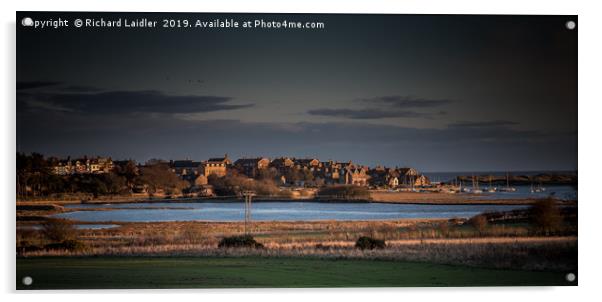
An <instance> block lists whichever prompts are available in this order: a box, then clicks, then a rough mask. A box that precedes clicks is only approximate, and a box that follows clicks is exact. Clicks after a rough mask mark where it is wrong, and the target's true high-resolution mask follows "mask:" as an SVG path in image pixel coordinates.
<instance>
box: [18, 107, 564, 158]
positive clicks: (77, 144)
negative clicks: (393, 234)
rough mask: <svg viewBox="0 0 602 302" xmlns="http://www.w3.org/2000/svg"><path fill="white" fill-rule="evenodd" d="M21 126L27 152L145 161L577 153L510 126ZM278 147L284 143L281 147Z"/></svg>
mask: <svg viewBox="0 0 602 302" xmlns="http://www.w3.org/2000/svg"><path fill="white" fill-rule="evenodd" d="M19 131H20V133H21V134H22V135H23V136H25V137H27V138H28V139H27V140H21V141H19V142H18V143H19V144H20V146H21V150H22V151H24V152H31V151H37V152H43V153H44V154H48V155H60V156H63V155H85V154H88V155H96V154H98V155H109V156H113V157H115V158H136V159H138V160H140V161H143V160H146V159H148V158H151V157H162V158H166V159H176V158H185V157H190V158H194V159H205V158H207V157H210V156H216V155H221V154H223V153H226V152H227V153H229V154H230V155H231V156H232V157H234V158H239V157H243V156H268V157H276V156H283V155H284V156H297V157H299V156H316V157H318V158H321V159H335V160H353V161H355V162H359V163H362V164H368V165H375V164H386V165H391V166H395V165H401V164H403V162H402V161H404V160H408V159H410V158H411V160H412V162H411V164H412V165H416V166H417V167H419V168H421V169H431V170H432V169H442V168H445V169H458V168H463V169H474V168H477V167H478V166H476V163H479V162H482V161H486V160H488V159H491V158H495V159H496V164H499V165H500V167H502V166H504V165H507V166H511V167H516V168H518V167H525V166H527V167H535V165H545V164H548V163H552V162H554V161H557V160H558V159H561V158H563V157H566V156H567V154H571V155H572V154H573V152H574V150H572V149H571V148H572V146H573V145H574V144H571V143H569V142H571V139H572V137H574V136H572V135H561V134H559V133H545V132H539V131H523V130H516V129H511V128H507V127H465V128H462V127H459V128H458V127H448V128H441V129H433V128H427V129H419V128H411V127H399V126H390V125H377V124H370V123H351V122H329V123H310V122H301V123H273V122H264V123H257V122H241V121H238V120H204V121H194V120H182V119H178V118H175V117H172V116H167V117H166V116H161V117H159V116H153V115H143V116H140V117H137V118H135V119H133V118H127V116H123V115H104V116H100V115H91V116H83V115H78V114H72V113H69V112H55V113H54V114H44V112H29V113H27V114H24V115H21V116H19ZM174 133H177V135H174ZM157 142H161V143H160V144H158V143H157ZM207 142H212V143H207ZM308 142H311V143H308ZM276 145H277V146H279V147H278V148H274V146H276ZM114 146H120V147H119V148H114ZM507 146H513V147H512V148H508V147H507ZM552 146H560V147H557V148H552ZM76 153H77V154H76ZM418 154H420V156H418ZM542 156H543V157H545V158H542ZM433 158H450V159H454V160H452V161H446V162H445V165H443V166H441V163H438V162H437V163H434V162H432V159H433ZM546 158H549V161H548V159H546ZM471 163H475V165H471Z"/></svg>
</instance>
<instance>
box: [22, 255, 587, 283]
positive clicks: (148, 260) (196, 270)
mask: <svg viewBox="0 0 602 302" xmlns="http://www.w3.org/2000/svg"><path fill="white" fill-rule="evenodd" d="M25 276H31V277H32V278H33V284H32V285H30V286H25V285H23V284H22V283H21V280H22V278H23V277H25ZM498 285H507V286H508V285H513V286H526V285H544V286H552V285H577V282H576V281H575V282H572V283H569V282H567V281H565V273H562V272H533V271H513V270H494V269H482V268H471V267H463V266H452V265H441V264H429V263H416V262H400V261H381V260H324V259H316V258H313V259H312V258H263V257H242V258H235V257H232V258H215V257H170V258H167V257H41V258H18V259H17V289H86V288H90V289H103V288H104V289H108V288H231V287H399V286H498Z"/></svg>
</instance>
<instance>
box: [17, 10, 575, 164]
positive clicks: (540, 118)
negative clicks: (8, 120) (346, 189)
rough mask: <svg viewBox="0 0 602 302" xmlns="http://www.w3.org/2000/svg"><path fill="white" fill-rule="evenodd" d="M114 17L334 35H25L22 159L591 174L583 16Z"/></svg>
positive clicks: (70, 31) (20, 34) (20, 64)
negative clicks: (317, 26) (584, 149)
mask: <svg viewBox="0 0 602 302" xmlns="http://www.w3.org/2000/svg"><path fill="white" fill-rule="evenodd" d="M17 15H18V16H17V20H20V19H21V18H22V17H24V16H30V17H32V18H34V19H45V18H47V19H50V18H54V19H56V18H58V17H64V18H71V19H73V18H76V17H81V18H86V17H88V18H91V17H95V18H99V17H101V15H98V14H88V15H86V14H82V13H72V14H67V13H64V14H60V13H54V14H45V13H18V14H17ZM103 17H104V18H105V19H115V18H119V17H122V18H130V19H132V18H135V17H140V18H141V17H149V18H150V17H152V18H153V19H162V18H175V17H178V18H187V19H189V20H196V19H202V20H213V19H216V18H220V19H225V18H234V19H237V20H253V19H265V20H278V21H280V20H289V21H290V20H296V21H302V22H305V21H318V22H324V23H325V29H322V30H291V29H288V30H287V29H280V30H274V29H219V30H218V29H188V30H182V29H181V30H177V29H161V28H158V29H123V28H122V29H111V30H109V29H76V28H73V27H71V28H59V29H44V30H40V29H32V28H31V27H23V26H21V25H20V24H18V26H17V148H18V151H21V152H34V151H35V152H41V153H44V154H46V155H54V156H67V155H71V156H79V155H84V154H87V155H108V156H112V157H113V158H133V159H136V160H138V161H145V160H147V159H150V158H166V159H182V158H191V159H195V160H202V159H206V158H208V157H211V156H219V155H222V154H224V153H228V154H229V155H230V156H231V157H234V158H238V157H243V156H247V157H250V156H268V157H275V156H283V155H286V156H295V157H305V156H307V157H318V158H320V159H322V160H328V159H333V160H341V161H347V160H353V161H354V162H358V163H362V164H367V165H376V164H383V165H388V166H413V167H416V168H418V169H419V170H422V171H491V170H500V171H508V170H509V171H516V170H574V169H577V30H576V29H575V30H572V31H570V30H567V29H566V27H565V23H566V22H567V21H568V20H574V21H577V19H576V17H575V16H430V15H278V14H273V15H256V14H252V15H244V14H231V15H217V14H198V15H191V14H170V15H159V14H155V15H152V14H139V15H135V14H104V15H103Z"/></svg>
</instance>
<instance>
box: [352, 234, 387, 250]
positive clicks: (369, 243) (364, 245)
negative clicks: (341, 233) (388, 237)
mask: <svg viewBox="0 0 602 302" xmlns="http://www.w3.org/2000/svg"><path fill="white" fill-rule="evenodd" d="M355 247H356V248H359V249H362V250H373V249H384V248H385V241H384V240H380V239H374V238H372V237H367V236H363V237H360V238H359V239H358V240H357V241H356V242H355Z"/></svg>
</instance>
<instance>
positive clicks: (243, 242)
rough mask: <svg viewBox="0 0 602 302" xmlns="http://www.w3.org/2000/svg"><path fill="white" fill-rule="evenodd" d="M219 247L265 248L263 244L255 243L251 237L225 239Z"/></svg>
mask: <svg viewBox="0 0 602 302" xmlns="http://www.w3.org/2000/svg"><path fill="white" fill-rule="evenodd" d="M217 247H224V248H229V247H252V248H263V244H261V243H259V242H257V241H255V239H253V237H252V236H251V235H242V236H231V237H224V238H222V240H220V242H219V244H218V245H217Z"/></svg>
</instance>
